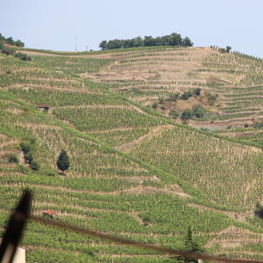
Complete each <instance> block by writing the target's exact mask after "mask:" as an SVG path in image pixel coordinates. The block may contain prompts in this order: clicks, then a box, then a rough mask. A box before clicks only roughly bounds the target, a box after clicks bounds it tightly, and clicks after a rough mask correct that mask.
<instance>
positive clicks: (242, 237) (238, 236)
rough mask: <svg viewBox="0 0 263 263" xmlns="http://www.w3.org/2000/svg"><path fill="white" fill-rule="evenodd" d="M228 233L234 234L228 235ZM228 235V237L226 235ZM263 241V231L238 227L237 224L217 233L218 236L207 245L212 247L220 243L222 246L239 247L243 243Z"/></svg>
mask: <svg viewBox="0 0 263 263" xmlns="http://www.w3.org/2000/svg"><path fill="white" fill-rule="evenodd" d="M227 235H232V237H231V236H229V237H227ZM224 236H226V237H227V238H226V237H224ZM259 242H263V234H262V233H254V232H252V231H250V230H247V229H242V228H238V227H235V226H230V227H227V228H226V229H224V230H222V231H220V232H218V233H217V235H216V237H215V238H214V239H212V240H211V241H209V242H208V243H207V244H206V245H205V247H206V248H211V247H213V246H215V245H220V246H221V247H225V248H226V247H228V248H230V247H238V246H241V245H246V244H249V243H256V244H257V243H259Z"/></svg>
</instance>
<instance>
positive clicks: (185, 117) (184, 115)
mask: <svg viewBox="0 0 263 263" xmlns="http://www.w3.org/2000/svg"><path fill="white" fill-rule="evenodd" d="M192 117H193V112H192V110H190V109H186V110H185V111H184V112H183V113H182V115H181V120H182V121H187V120H190V119H191V118H192Z"/></svg>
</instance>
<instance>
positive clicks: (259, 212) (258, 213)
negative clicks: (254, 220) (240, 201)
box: [255, 202, 263, 219]
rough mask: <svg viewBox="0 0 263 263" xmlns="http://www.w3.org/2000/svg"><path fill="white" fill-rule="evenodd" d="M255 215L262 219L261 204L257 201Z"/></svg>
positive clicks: (262, 207)
mask: <svg viewBox="0 0 263 263" xmlns="http://www.w3.org/2000/svg"><path fill="white" fill-rule="evenodd" d="M255 215H256V216H257V217H260V218H261V219H263V206H262V205H261V204H260V203H259V202H258V203H257V204H256V210H255Z"/></svg>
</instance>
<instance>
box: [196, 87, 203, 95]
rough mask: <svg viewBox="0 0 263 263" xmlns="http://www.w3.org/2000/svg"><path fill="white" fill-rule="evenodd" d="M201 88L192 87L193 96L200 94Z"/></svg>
mask: <svg viewBox="0 0 263 263" xmlns="http://www.w3.org/2000/svg"><path fill="white" fill-rule="evenodd" d="M201 90H202V89H201V88H196V89H194V95H195V96H200V95H201Z"/></svg>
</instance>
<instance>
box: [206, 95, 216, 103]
mask: <svg viewBox="0 0 263 263" xmlns="http://www.w3.org/2000/svg"><path fill="white" fill-rule="evenodd" d="M217 97H218V95H217V94H215V95H214V94H211V93H207V100H208V104H209V105H213V104H214V103H215V102H216V99H217Z"/></svg>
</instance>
